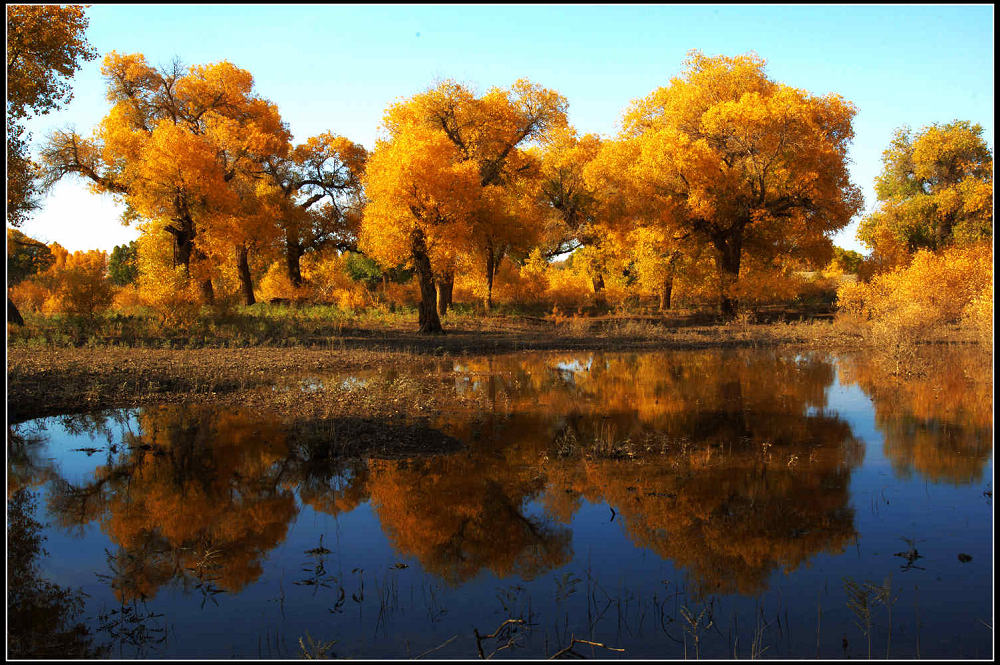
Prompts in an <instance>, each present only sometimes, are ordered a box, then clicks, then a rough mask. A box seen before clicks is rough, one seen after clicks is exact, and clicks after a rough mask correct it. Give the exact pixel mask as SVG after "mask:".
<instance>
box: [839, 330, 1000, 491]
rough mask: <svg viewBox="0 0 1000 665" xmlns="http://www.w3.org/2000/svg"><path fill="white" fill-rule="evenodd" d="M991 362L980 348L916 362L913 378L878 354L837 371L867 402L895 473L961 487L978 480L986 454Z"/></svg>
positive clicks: (941, 352)
mask: <svg viewBox="0 0 1000 665" xmlns="http://www.w3.org/2000/svg"><path fill="white" fill-rule="evenodd" d="M991 361H992V358H991V357H990V355H989V354H988V353H986V352H985V351H984V350H983V349H978V348H972V349H969V348H963V347H953V346H948V347H942V348H940V349H935V351H934V353H933V354H932V355H927V356H925V357H923V358H922V359H921V362H920V366H919V367H918V368H917V369H918V372H916V373H911V374H907V375H898V374H895V373H894V369H895V364H894V363H888V362H886V361H885V360H883V359H882V358H880V357H879V356H877V355H857V356H854V357H852V358H849V359H847V360H845V361H843V362H841V364H840V371H841V380H842V381H843V382H845V383H849V384H856V385H858V386H860V387H861V389H862V390H864V391H865V393H867V394H868V396H869V397H871V399H872V403H873V404H874V407H875V424H876V425H877V426H878V428H879V430H880V431H881V432H882V435H883V437H884V443H883V449H884V452H885V456H886V457H888V458H889V460H890V461H891V462H892V466H893V469H894V470H895V472H896V473H897V474H898V475H901V476H903V477H909V476H910V475H912V474H913V473H918V474H920V475H921V476H923V477H925V478H927V479H929V480H931V481H934V482H948V483H952V484H954V485H964V484H967V483H972V482H978V481H980V480H981V479H982V477H983V470H984V469H985V467H986V462H987V461H988V460H989V458H990V455H991V454H992V453H993V393H992V390H991V386H992V383H993V371H992V365H993V363H992V362H991Z"/></svg>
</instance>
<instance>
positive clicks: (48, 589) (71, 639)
mask: <svg viewBox="0 0 1000 665" xmlns="http://www.w3.org/2000/svg"><path fill="white" fill-rule="evenodd" d="M34 510H35V497H34V494H33V493H32V492H31V491H29V490H28V489H24V488H22V489H18V490H16V491H14V492H13V494H12V495H10V496H9V497H8V501H7V655H8V656H9V657H11V658H57V659H59V658H99V657H101V656H104V655H107V654H106V652H105V651H104V650H103V649H101V648H99V647H95V646H94V644H93V635H92V634H91V631H90V629H89V628H88V627H87V626H86V625H85V624H84V623H82V622H81V618H82V617H81V616H80V615H81V613H82V611H83V606H84V597H83V594H82V593H81V592H80V591H78V590H74V589H71V588H68V587H63V586H60V585H58V584H54V583H52V582H51V581H49V580H47V579H45V578H44V577H42V576H41V575H40V574H39V564H40V560H41V559H42V558H44V557H45V556H46V555H47V554H48V553H47V552H46V551H45V550H44V549H43V548H42V541H43V540H44V537H43V536H42V535H41V529H42V524H41V523H39V522H38V521H37V520H36V519H35V518H34V516H33V513H34Z"/></svg>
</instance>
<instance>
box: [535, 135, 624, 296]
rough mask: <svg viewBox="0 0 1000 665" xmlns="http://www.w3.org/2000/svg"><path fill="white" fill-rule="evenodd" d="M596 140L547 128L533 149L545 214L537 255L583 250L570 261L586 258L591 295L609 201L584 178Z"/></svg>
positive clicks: (600, 283)
mask: <svg viewBox="0 0 1000 665" xmlns="http://www.w3.org/2000/svg"><path fill="white" fill-rule="evenodd" d="M601 143H602V142H601V139H600V137H599V136H597V135H595V134H585V135H583V136H579V135H578V134H577V133H576V131H575V130H574V129H572V128H571V127H562V128H558V129H556V130H554V131H552V132H550V133H549V136H548V137H546V140H545V142H544V144H543V145H542V146H541V147H540V148H538V149H537V150H536V154H537V155H538V158H539V161H540V164H541V167H540V181H541V182H540V186H539V194H540V199H541V205H542V207H543V209H546V210H547V211H548V212H549V214H548V215H546V216H545V221H544V225H543V230H542V234H541V238H540V246H541V249H542V255H543V256H544V257H545V258H547V259H551V258H553V257H556V256H559V255H560V254H566V253H568V252H575V251H577V250H581V249H583V248H587V250H586V251H585V252H581V253H579V254H578V255H575V260H579V259H582V258H586V259H589V261H588V264H587V265H588V268H591V269H590V270H588V272H589V273H591V274H590V278H591V282H592V284H593V287H594V292H595V293H599V292H600V291H601V289H603V288H604V276H603V270H602V269H603V263H604V261H603V259H604V256H603V253H602V252H601V245H602V243H601V240H602V239H603V238H604V237H605V236H606V235H607V234H608V232H609V228H608V222H609V220H608V210H607V208H608V204H607V202H605V201H604V199H603V198H602V197H601V196H600V193H601V192H600V190H598V189H597V188H595V187H592V186H591V185H590V184H589V183H588V182H587V181H586V180H585V179H584V169H585V168H586V167H587V165H588V164H590V163H591V162H592V161H593V160H594V159H595V158H596V157H597V154H598V152H599V151H600V149H601ZM583 254H588V256H586V257H584V256H583Z"/></svg>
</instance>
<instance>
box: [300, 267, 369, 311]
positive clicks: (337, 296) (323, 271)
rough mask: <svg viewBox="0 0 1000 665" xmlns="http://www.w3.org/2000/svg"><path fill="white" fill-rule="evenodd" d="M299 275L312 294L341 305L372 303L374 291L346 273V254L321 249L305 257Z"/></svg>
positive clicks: (353, 306) (351, 307)
mask: <svg viewBox="0 0 1000 665" xmlns="http://www.w3.org/2000/svg"><path fill="white" fill-rule="evenodd" d="M302 278H303V280H305V281H306V282H307V283H308V284H309V289H310V290H311V293H312V297H313V298H315V299H317V300H320V301H322V302H328V303H336V304H337V306H338V307H340V308H341V309H346V310H355V309H359V308H362V307H365V306H368V305H374V304H375V299H374V294H372V293H371V292H369V291H368V289H367V288H366V287H365V285H364V284H362V283H361V282H355V281H354V280H353V279H351V277H350V276H349V275H348V273H347V256H346V255H345V254H333V253H329V254H326V253H324V254H311V255H308V256H306V257H304V258H303V260H302ZM289 286H290V285H289ZM305 293H308V292H305ZM300 297H301V296H300Z"/></svg>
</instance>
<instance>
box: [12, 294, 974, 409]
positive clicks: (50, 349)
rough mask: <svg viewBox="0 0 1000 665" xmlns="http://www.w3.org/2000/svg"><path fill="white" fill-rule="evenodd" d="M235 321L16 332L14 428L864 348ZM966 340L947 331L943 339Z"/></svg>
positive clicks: (826, 333)
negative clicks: (616, 365) (733, 353)
mask: <svg viewBox="0 0 1000 665" xmlns="http://www.w3.org/2000/svg"><path fill="white" fill-rule="evenodd" d="M230 316H231V317H232V318H230V319H226V318H225V317H222V316H218V315H216V316H213V317H206V318H205V319H204V320H203V321H202V322H201V323H200V324H198V325H200V326H201V328H198V325H196V326H194V327H192V328H187V329H185V330H174V331H169V332H168V334H167V335H166V336H165V337H164V338H163V339H161V340H159V342H160V346H154V344H153V342H154V340H153V339H151V338H150V339H147V338H144V337H130V336H129V335H126V334H117V335H115V334H106V336H105V337H104V338H102V337H100V336H99V335H92V336H91V337H89V338H88V339H87V341H86V342H85V343H83V344H82V345H80V346H77V345H74V344H71V343H65V342H64V341H63V342H61V341H59V340H56V341H48V340H46V339H45V338H44V335H43V334H42V333H41V332H40V326H43V325H49V326H56V325H60V323H59V322H58V321H56V322H53V321H43V322H39V321H31V320H29V321H28V325H27V326H25V327H24V328H23V329H20V328H15V327H13V326H11V327H9V328H8V362H7V377H8V393H7V406H8V418H9V419H10V420H11V421H17V420H21V419H25V418H31V417H37V416H44V415H52V414H58V413H70V412H82V411H89V410H94V409H102V408H109V407H128V406H135V405H140V404H149V403H157V402H173V401H185V400H206V401H213V402H225V401H227V400H232V401H233V402H234V404H235V403H239V404H249V405H252V406H254V407H255V408H261V409H271V410H278V411H282V410H287V409H289V408H294V409H301V408H304V407H303V406H302V402H303V399H304V398H303V397H302V395H303V394H304V395H306V398H305V401H306V402H309V403H311V404H314V405H315V406H316V412H315V413H307V414H305V415H306V417H314V416H315V417H332V416H346V415H356V416H363V417H371V418H376V417H378V418H387V417H394V416H397V415H413V414H415V413H416V414H419V413H421V412H422V411H425V410H426V409H432V408H436V406H437V403H436V401H435V400H436V399H437V398H436V397H434V395H436V394H437V392H438V391H436V388H435V385H436V381H437V379H435V377H436V376H438V375H439V374H440V371H441V370H440V367H444V366H446V365H447V364H448V362H449V361H450V359H454V358H455V357H462V356H476V355H480V356H481V355H489V354H496V353H513V352H519V351H559V350H567V351H570V350H581V351H582V350H595V351H626V350H667V349H705V348H741V347H749V348H777V347H781V348H788V349H802V350H807V349H820V350H829V351H838V350H848V349H854V348H859V347H860V346H862V345H863V338H862V336H861V334H860V332H859V331H857V330H854V329H852V328H851V326H849V325H844V324H843V323H842V322H838V323H834V322H832V321H831V320H829V319H821V318H815V319H811V320H795V321H784V322H782V321H775V322H771V323H753V322H751V321H750V320H748V319H746V318H744V319H742V320H738V321H736V322H731V323H727V324H718V323H715V324H713V323H710V322H706V320H705V318H706V317H705V315H702V314H698V313H675V314H672V315H671V316H669V317H654V316H645V317H642V316H629V317H622V316H598V317H563V318H560V317H534V316H524V315H521V316H515V315H511V314H493V315H490V316H486V317H483V316H473V315H471V314H464V315H463V314H456V315H453V316H452V315H450V316H449V317H448V318H447V319H446V322H447V324H448V328H449V330H448V333H447V334H445V335H435V336H425V335H419V334H417V333H416V332H414V329H415V327H416V325H415V321H414V320H413V319H414V317H415V314H414V313H412V312H400V313H395V314H393V315H391V316H384V317H381V318H376V317H374V316H372V315H370V314H369V315H367V317H368V318H367V319H366V318H365V315H356V316H355V317H354V318H353V319H351V320H347V319H346V318H344V319H335V318H332V317H327V318H324V317H322V316H320V315H319V313H318V312H316V311H314V310H311V309H303V310H295V309H294V308H277V311H269V310H267V309H261V310H259V311H255V312H252V313H248V312H242V313H240V312H236V313H230ZM63 325H65V322H63ZM169 333H172V335H171V334H169ZM964 337H966V336H963V334H962V333H961V332H959V331H952V332H951V333H949V334H947V335H944V336H942V338H941V339H940V340H939V341H946V342H955V341H964ZM164 342H166V343H167V344H168V345H166V346H164V345H163V343H164ZM251 342H252V343H251ZM442 361H444V362H442ZM362 373H367V374H374V375H379V376H383V377H396V378H390V379H388V380H385V381H382V382H375V383H371V384H369V385H367V386H366V388H365V390H363V391H343V390H335V391H332V392H329V394H326V392H322V391H321V393H320V394H314V393H316V391H315V390H311V389H310V390H306V391H305V392H303V391H301V390H293V391H288V390H278V389H277V387H279V386H287V385H290V384H296V382H306V383H308V382H309V381H310V380H311V377H317V376H325V375H331V374H345V375H351V374H354V375H359V374H362ZM404 375H405V377H408V378H405V377H404ZM401 377H402V378H401ZM403 378H405V380H403ZM437 383H439V381H438V382H437Z"/></svg>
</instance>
